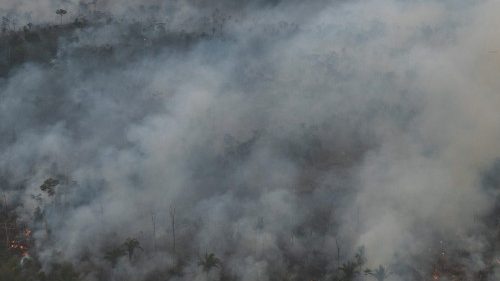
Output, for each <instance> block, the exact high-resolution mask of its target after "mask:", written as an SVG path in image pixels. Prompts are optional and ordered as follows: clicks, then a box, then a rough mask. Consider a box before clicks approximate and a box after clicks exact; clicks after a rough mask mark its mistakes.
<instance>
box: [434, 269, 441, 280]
mask: <svg viewBox="0 0 500 281" xmlns="http://www.w3.org/2000/svg"><path fill="white" fill-rule="evenodd" d="M439 277H440V276H439V272H437V271H434V272H433V273H432V280H439Z"/></svg>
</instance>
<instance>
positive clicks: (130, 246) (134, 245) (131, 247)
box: [123, 238, 144, 261]
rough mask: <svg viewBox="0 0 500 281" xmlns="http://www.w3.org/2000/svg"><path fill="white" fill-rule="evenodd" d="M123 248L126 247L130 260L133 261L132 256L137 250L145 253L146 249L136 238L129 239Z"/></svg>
mask: <svg viewBox="0 0 500 281" xmlns="http://www.w3.org/2000/svg"><path fill="white" fill-rule="evenodd" d="M123 246H124V247H125V250H126V251H127V253H128V260H129V261H132V255H133V254H134V251H135V249H141V250H142V251H144V249H143V248H142V247H141V244H140V243H139V241H138V240H137V239H135V238H128V239H127V240H126V241H125V242H124V243H123Z"/></svg>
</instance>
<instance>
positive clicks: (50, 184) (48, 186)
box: [40, 178, 59, 196]
mask: <svg viewBox="0 0 500 281" xmlns="http://www.w3.org/2000/svg"><path fill="white" fill-rule="evenodd" d="M58 185H59V180H56V179H53V178H49V179H47V180H45V181H44V182H43V184H42V185H41V186H40V190H42V191H44V192H47V194H48V195H49V196H54V195H55V194H56V191H55V187H56V186H58Z"/></svg>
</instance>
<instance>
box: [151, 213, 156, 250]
mask: <svg viewBox="0 0 500 281" xmlns="http://www.w3.org/2000/svg"><path fill="white" fill-rule="evenodd" d="M151 222H152V223H153V249H154V251H155V252H156V215H155V213H154V212H151Z"/></svg>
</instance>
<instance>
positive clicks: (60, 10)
mask: <svg viewBox="0 0 500 281" xmlns="http://www.w3.org/2000/svg"><path fill="white" fill-rule="evenodd" d="M66 13H68V12H67V11H66V10H64V9H57V11H56V14H57V15H59V16H60V17H61V25H62V17H63V16H64V15H65V14H66Z"/></svg>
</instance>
